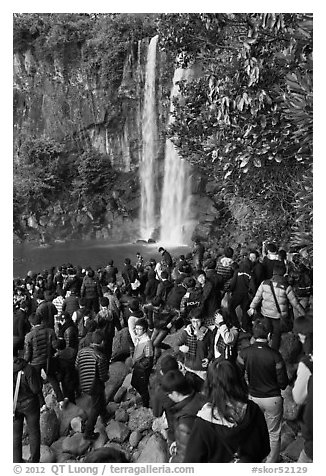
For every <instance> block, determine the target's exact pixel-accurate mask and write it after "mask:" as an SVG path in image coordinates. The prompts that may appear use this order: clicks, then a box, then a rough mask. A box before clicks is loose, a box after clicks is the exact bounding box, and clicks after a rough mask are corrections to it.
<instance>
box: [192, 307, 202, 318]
mask: <svg viewBox="0 0 326 476" xmlns="http://www.w3.org/2000/svg"><path fill="white" fill-rule="evenodd" d="M189 319H190V320H191V319H200V320H201V321H202V320H203V311H202V309H201V308H200V307H195V309H191V311H190V312H189Z"/></svg>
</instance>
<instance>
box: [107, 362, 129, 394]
mask: <svg viewBox="0 0 326 476" xmlns="http://www.w3.org/2000/svg"><path fill="white" fill-rule="evenodd" d="M109 372H110V378H109V380H108V381H107V382H106V383H105V398H106V401H107V402H108V401H110V400H112V399H113V397H114V395H115V394H116V392H117V390H118V389H119V388H120V386H121V384H122V382H123V380H124V378H125V376H126V375H127V373H128V371H127V367H126V365H125V364H124V362H113V363H112V364H111V365H110V370H109Z"/></svg>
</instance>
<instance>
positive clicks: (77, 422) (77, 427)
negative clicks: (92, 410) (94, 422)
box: [70, 416, 83, 433]
mask: <svg viewBox="0 0 326 476" xmlns="http://www.w3.org/2000/svg"><path fill="white" fill-rule="evenodd" d="M82 424H83V420H82V418H80V417H79V416H78V417H75V418H73V419H72V420H71V422H70V426H71V429H72V430H73V432H74V433H81V432H82Z"/></svg>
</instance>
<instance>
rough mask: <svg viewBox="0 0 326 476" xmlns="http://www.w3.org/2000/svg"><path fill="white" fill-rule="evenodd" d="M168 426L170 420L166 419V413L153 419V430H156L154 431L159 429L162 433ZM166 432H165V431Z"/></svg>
mask: <svg viewBox="0 0 326 476" xmlns="http://www.w3.org/2000/svg"><path fill="white" fill-rule="evenodd" d="M167 428H168V422H167V420H166V416H165V414H164V415H162V416H161V417H159V418H155V420H153V424H152V430H153V431H154V433H155V432H156V431H157V432H158V433H161V432H162V430H166V429H167ZM164 434H165V433H164Z"/></svg>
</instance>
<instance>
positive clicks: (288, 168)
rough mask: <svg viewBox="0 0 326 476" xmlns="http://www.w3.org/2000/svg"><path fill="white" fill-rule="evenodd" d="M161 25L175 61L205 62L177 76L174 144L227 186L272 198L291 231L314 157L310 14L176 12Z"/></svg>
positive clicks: (228, 189) (164, 43)
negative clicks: (185, 77) (195, 75)
mask: <svg viewBox="0 0 326 476" xmlns="http://www.w3.org/2000/svg"><path fill="white" fill-rule="evenodd" d="M192 25H194V28H192ZM158 29H159V33H160V41H161V44H162V46H163V47H164V48H167V49H169V50H170V51H174V52H175V54H176V55H178V61H179V65H181V66H186V65H187V64H189V62H192V61H199V62H200V63H201V64H202V68H203V75H202V77H201V78H200V79H198V80H194V81H192V82H189V83H184V82H183V83H181V84H180V90H181V93H182V95H183V98H182V99H181V100H179V101H178V100H176V103H175V111H174V115H175V121H174V122H173V124H172V126H171V128H170V137H171V139H172V141H173V142H174V144H175V145H176V146H177V147H178V149H179V152H180V154H181V155H183V156H184V157H186V158H188V160H190V161H191V162H192V163H193V164H196V165H197V166H198V167H200V168H201V170H202V171H204V172H205V173H206V174H208V175H211V176H213V177H215V178H216V180H218V181H219V182H222V183H223V184H224V185H225V191H226V194H227V193H231V194H237V195H238V196H240V197H241V196H243V197H244V198H251V199H252V200H260V201H262V202H263V201H265V203H266V205H267V206H270V204H271V203H273V204H274V209H275V206H276V207H277V208H278V210H279V214H280V216H281V217H282V219H283V220H284V219H285V223H287V225H288V229H289V231H290V229H291V226H293V225H294V223H296V219H297V218H296V213H297V208H295V207H294V197H295V196H296V197H297V200H298V199H299V198H298V197H300V196H301V195H300V194H299V195H298V194H297V192H298V183H300V182H301V181H302V175H303V173H304V172H305V171H306V170H307V169H308V168H309V167H310V166H311V163H312V16H311V15H306V14H173V15H162V16H161V18H160V22H159V26H158ZM195 38H196V39H195ZM280 176H281V177H280ZM306 208H309V209H310V210H312V201H310V203H309V205H308V203H307V204H306ZM271 231H272V230H271ZM253 232H254V230H253ZM274 233H275V232H274V231H273V234H274ZM296 233H297V231H296ZM260 238H262V237H260Z"/></svg>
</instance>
